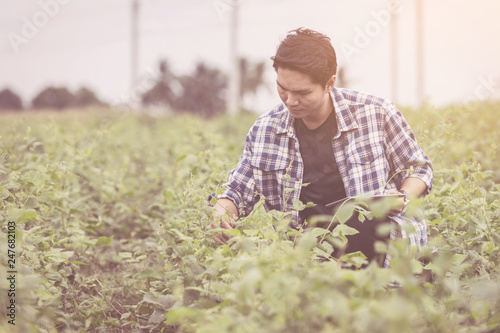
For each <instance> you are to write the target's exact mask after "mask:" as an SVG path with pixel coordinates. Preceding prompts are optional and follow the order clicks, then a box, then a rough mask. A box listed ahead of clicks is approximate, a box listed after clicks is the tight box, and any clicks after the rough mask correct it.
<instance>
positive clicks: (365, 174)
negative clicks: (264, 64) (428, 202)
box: [212, 28, 433, 246]
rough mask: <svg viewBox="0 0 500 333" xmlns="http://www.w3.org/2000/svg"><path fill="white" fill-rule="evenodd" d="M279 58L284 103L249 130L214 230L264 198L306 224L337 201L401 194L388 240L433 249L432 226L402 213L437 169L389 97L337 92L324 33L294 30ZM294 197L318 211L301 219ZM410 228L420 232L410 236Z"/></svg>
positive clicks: (229, 223) (333, 57) (231, 224)
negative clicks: (429, 237)
mask: <svg viewBox="0 0 500 333" xmlns="http://www.w3.org/2000/svg"><path fill="white" fill-rule="evenodd" d="M271 59H272V60H273V62H274V63H273V66H274V68H275V70H276V74H277V80H276V83H277V89H278V94H279V96H280V98H281V100H282V101H283V104H281V105H278V106H277V107H276V108H275V109H273V110H272V111H270V112H268V113H266V114H264V115H262V116H261V117H259V118H258V119H257V121H256V122H255V124H254V126H253V127H252V128H251V129H250V131H249V133H248V135H247V138H246V146H245V148H244V151H243V155H242V156H241V158H240V160H239V162H238V165H237V167H236V168H235V169H234V170H232V171H231V173H230V174H229V179H228V182H227V183H226V184H224V185H223V187H224V188H225V189H226V191H225V192H224V193H223V194H221V195H218V197H217V202H216V204H215V205H214V208H215V212H214V221H213V223H212V229H214V228H220V227H222V228H224V229H231V228H233V227H234V226H235V221H236V220H237V219H238V218H239V217H242V216H246V215H247V214H249V213H250V212H251V210H252V209H253V207H254V205H255V203H256V202H257V201H258V200H259V198H260V196H263V197H264V198H265V202H264V207H265V209H266V210H272V209H276V210H279V211H289V212H290V213H291V214H292V219H293V221H295V222H296V223H299V224H300V223H303V222H304V221H305V220H306V219H308V218H309V217H311V216H314V215H318V214H331V211H330V208H328V207H326V204H327V203H329V202H333V201H335V200H338V199H342V198H345V197H353V196H358V195H361V194H374V193H378V194H382V193H383V194H387V193H389V194H391V193H392V194H398V193H400V194H404V195H405V199H404V200H403V199H402V198H401V199H400V201H399V205H398V207H396V208H394V209H393V210H392V211H391V212H390V219H391V221H392V222H393V225H394V226H398V225H399V226H402V227H403V228H396V227H394V228H393V230H392V231H391V235H390V237H391V239H396V238H398V237H399V238H401V237H403V238H408V239H409V241H410V243H411V244H412V245H417V246H423V245H425V244H426V243H427V233H426V227H425V224H423V223H422V222H420V221H418V220H417V219H416V218H415V217H406V216H404V214H403V208H404V206H405V203H406V202H407V200H409V199H411V198H414V197H420V196H423V195H426V194H427V193H428V192H429V191H430V189H431V187H432V178H433V176H432V164H431V161H430V160H429V158H428V157H427V156H426V154H425V153H424V152H423V151H422V149H421V148H420V147H419V146H418V144H417V142H416V139H415V136H414V134H413V132H412V130H411V129H410V127H409V125H408V124H407V122H406V121H405V119H404V118H403V116H402V114H401V113H400V112H399V111H398V110H397V109H396V107H395V106H394V105H393V104H392V103H391V102H389V101H388V100H385V99H382V98H378V97H375V96H372V95H368V94H364V93H361V92H357V91H353V90H347V89H337V88H335V87H334V85H335V79H336V76H335V74H336V70H337V61H336V55H335V51H334V49H333V47H332V45H331V43H330V39H329V38H328V37H327V36H325V35H323V34H321V33H319V32H315V31H312V30H309V29H303V28H300V29H297V30H294V31H291V32H290V33H289V34H288V35H287V37H286V38H285V39H284V40H283V41H282V42H281V44H280V45H279V46H278V49H277V52H276V55H275V56H274V57H271ZM410 169H411V170H412V172H411V171H410ZM305 184H308V185H307V186H303V185H305ZM285 189H293V190H285ZM293 199H300V200H301V201H302V202H303V203H307V202H313V203H314V204H316V206H314V207H312V208H308V209H306V210H304V211H301V212H300V213H299V212H297V211H295V210H292V207H293ZM408 224H410V225H412V226H413V227H414V228H413V230H414V232H411V233H407V232H405V230H407V228H404V226H405V225H408ZM214 239H215V240H216V242H217V243H219V244H224V243H225V242H226V241H227V240H228V239H229V237H228V236H227V235H226V234H224V233H220V234H218V235H216V236H215V237H214Z"/></svg>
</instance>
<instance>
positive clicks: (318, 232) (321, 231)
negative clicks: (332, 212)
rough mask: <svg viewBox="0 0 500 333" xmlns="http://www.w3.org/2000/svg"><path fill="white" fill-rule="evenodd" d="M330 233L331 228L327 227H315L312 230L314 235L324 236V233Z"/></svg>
mask: <svg viewBox="0 0 500 333" xmlns="http://www.w3.org/2000/svg"><path fill="white" fill-rule="evenodd" d="M329 233H330V230H328V229H325V228H314V229H313V230H312V231H311V234H312V235H313V236H314V237H319V236H323V235H326V234H329Z"/></svg>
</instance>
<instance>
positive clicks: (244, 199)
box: [209, 130, 259, 217]
mask: <svg viewBox="0 0 500 333" xmlns="http://www.w3.org/2000/svg"><path fill="white" fill-rule="evenodd" d="M252 142H253V136H252V130H250V132H249V133H248V135H247V138H246V144H245V148H244V150H243V154H242V155H241V157H240V159H239V161H238V165H237V166H236V168H234V169H233V170H232V171H231V172H230V173H229V177H228V181H227V182H226V183H225V184H223V185H221V187H223V188H224V189H225V191H224V192H223V193H221V194H219V195H217V198H218V199H220V198H227V199H230V200H231V201H233V203H234V204H235V206H236V207H237V208H238V212H239V216H240V217H241V216H246V215H248V214H249V213H250V212H251V211H252V209H253V207H254V205H255V203H256V202H257V201H258V199H259V198H258V196H257V195H256V194H255V180H254V175H253V167H252V165H251V164H250V159H251V156H252ZM212 196H213V195H212ZM209 199H210V198H209Z"/></svg>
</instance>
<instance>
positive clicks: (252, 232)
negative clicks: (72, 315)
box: [243, 229, 259, 237]
mask: <svg viewBox="0 0 500 333" xmlns="http://www.w3.org/2000/svg"><path fill="white" fill-rule="evenodd" d="M243 233H244V234H246V235H248V236H250V237H252V236H257V235H258V234H259V230H255V229H245V230H243Z"/></svg>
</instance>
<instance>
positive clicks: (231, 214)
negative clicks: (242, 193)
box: [210, 198, 238, 245]
mask: <svg viewBox="0 0 500 333" xmlns="http://www.w3.org/2000/svg"><path fill="white" fill-rule="evenodd" d="M237 220H238V208H236V205H235V204H234V203H233V201H232V200H231V199H227V198H221V199H219V200H217V202H216V203H215V205H214V218H213V221H212V224H211V226H210V227H211V229H218V228H223V229H233V228H234V227H235V226H236V221H237ZM219 224H220V226H219ZM213 238H214V241H215V242H216V243H217V244H219V245H224V244H226V242H227V241H228V240H229V238H231V237H229V236H228V235H226V234H225V233H223V232H222V233H220V234H216V235H215V236H214V237H213Z"/></svg>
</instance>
